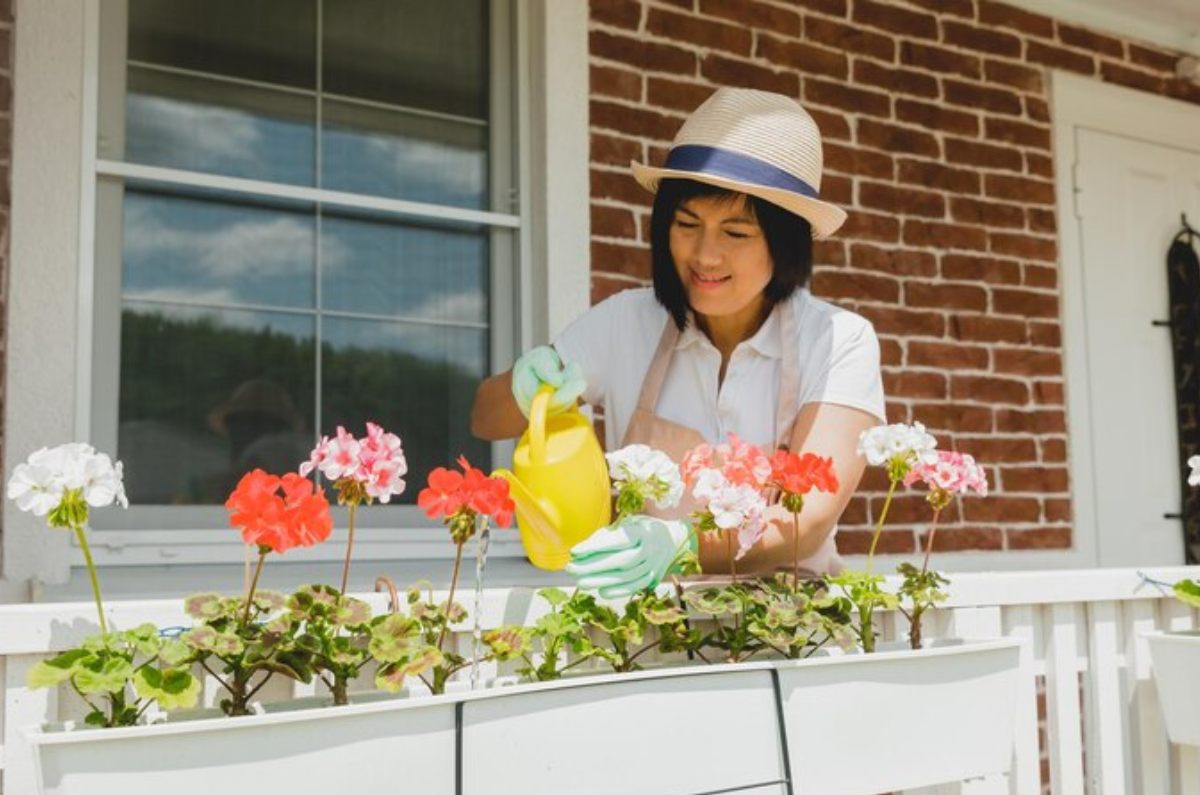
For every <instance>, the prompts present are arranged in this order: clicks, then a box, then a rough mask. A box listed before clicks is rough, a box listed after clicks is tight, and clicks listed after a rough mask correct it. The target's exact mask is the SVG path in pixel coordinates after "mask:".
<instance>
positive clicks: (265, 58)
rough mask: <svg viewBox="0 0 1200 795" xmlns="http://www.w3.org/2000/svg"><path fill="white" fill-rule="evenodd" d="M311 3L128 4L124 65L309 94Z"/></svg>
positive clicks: (312, 81)
mask: <svg viewBox="0 0 1200 795" xmlns="http://www.w3.org/2000/svg"><path fill="white" fill-rule="evenodd" d="M316 7H317V6H316V0H129V44H128V47H129V60H131V61H135V62H138V61H141V62H147V63H152V64H157V65H159V66H170V67H175V68H177V69H188V70H191V71H197V72H205V73H208V74H214V75H222V76H225V77H233V78H238V79H241V80H255V81H259V82H263V83H273V84H278V85H283V86H291V87H293V88H306V89H309V90H313V89H315V88H316V74H317V47H316V41H317V23H316V20H317V12H316Z"/></svg>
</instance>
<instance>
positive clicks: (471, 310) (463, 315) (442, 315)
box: [321, 216, 489, 324]
mask: <svg viewBox="0 0 1200 795" xmlns="http://www.w3.org/2000/svg"><path fill="white" fill-rule="evenodd" d="M488 248H489V247H488V236H487V233H485V232H482V231H475V230H470V231H467V230H452V229H439V228H435V227H421V226H412V225H405V224H400V223H397V222H395V221H391V222H386V221H373V220H365V219H353V218H348V217H345V216H340V217H339V216H332V217H330V216H326V217H324V218H322V220H321V300H322V304H323V307H322V308H323V309H326V310H337V311H343V312H358V313H363V314H375V315H391V316H401V317H404V318H409V319H425V320H432V321H435V322H449V323H468V324H486V323H487V319H488V307H487V297H488Z"/></svg>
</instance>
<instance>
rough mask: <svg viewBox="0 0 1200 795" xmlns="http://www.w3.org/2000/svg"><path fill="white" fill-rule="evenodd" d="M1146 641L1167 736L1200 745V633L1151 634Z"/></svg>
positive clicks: (1176, 741) (1174, 739)
mask: <svg viewBox="0 0 1200 795" xmlns="http://www.w3.org/2000/svg"><path fill="white" fill-rule="evenodd" d="M1146 640H1147V641H1149V643H1150V661H1151V664H1152V665H1153V666H1154V681H1155V684H1156V685H1157V686H1158V700H1159V702H1160V703H1161V704H1162V712H1163V720H1164V721H1165V722H1166V724H1167V736H1169V737H1170V738H1171V742H1173V743H1182V744H1185V745H1197V746H1200V687H1197V677H1198V676H1200V631H1191V632H1155V633H1148V634H1147V636H1146Z"/></svg>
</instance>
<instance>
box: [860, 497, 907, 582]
mask: <svg viewBox="0 0 1200 795" xmlns="http://www.w3.org/2000/svg"><path fill="white" fill-rule="evenodd" d="M899 484H900V479H899V478H892V485H891V486H890V487H889V488H888V493H887V499H885V500H884V501H883V510H882V511H880V512H879V521H878V522H876V523H875V534H874V535H873V536H871V550H870V551H869V552H868V553H867V574H870V573H871V563H872V562H873V561H874V559H875V545H876V544H878V543H879V536H880V534H881V533H882V532H883V523H884V521H885V520H886V519H887V513H888V508H890V507H891V505H892V495H894V494H895V493H896V486H898V485H899Z"/></svg>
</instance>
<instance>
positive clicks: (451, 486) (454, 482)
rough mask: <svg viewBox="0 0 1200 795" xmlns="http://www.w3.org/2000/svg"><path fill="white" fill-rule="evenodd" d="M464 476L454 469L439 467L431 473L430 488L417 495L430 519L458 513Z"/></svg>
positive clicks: (421, 507) (460, 505) (421, 506)
mask: <svg viewBox="0 0 1200 795" xmlns="http://www.w3.org/2000/svg"><path fill="white" fill-rule="evenodd" d="M462 482H463V476H462V475H461V474H459V473H458V472H455V471H454V470H453V469H446V468H445V467H438V468H437V469H435V470H433V471H432V472H430V473H429V488H426V489H421V493H420V494H418V495H417V506H418V507H419V508H420V509H421V510H423V511H424V512H425V515H426V516H428V517H429V518H430V519H440V518H442V517H445V516H451V515H453V514H455V513H458V509H459V508H461V507H462V503H463V501H462Z"/></svg>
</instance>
